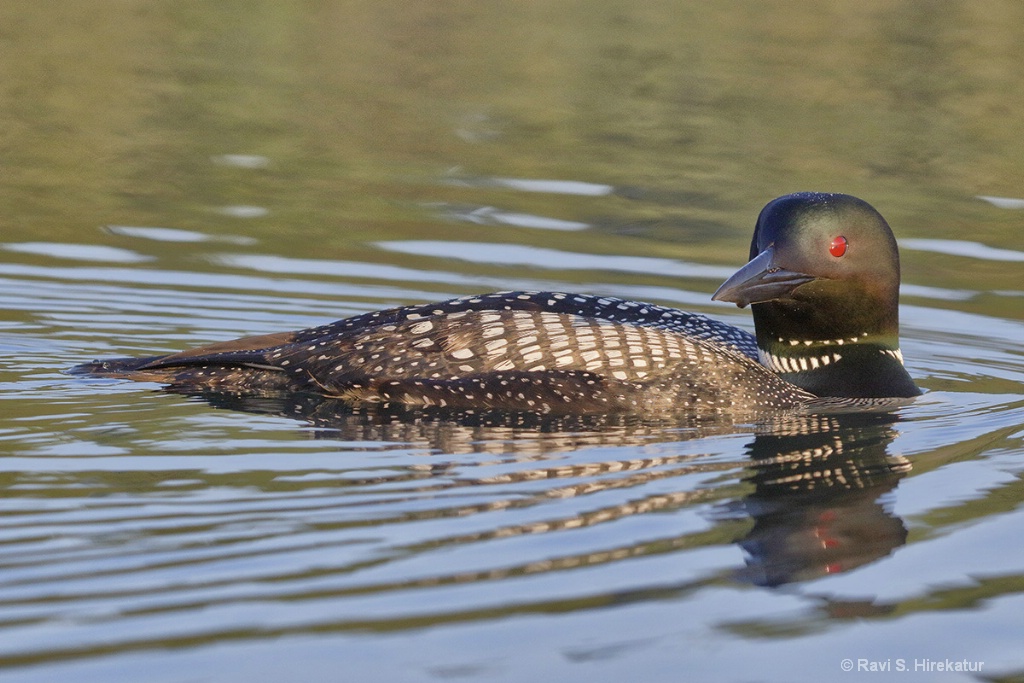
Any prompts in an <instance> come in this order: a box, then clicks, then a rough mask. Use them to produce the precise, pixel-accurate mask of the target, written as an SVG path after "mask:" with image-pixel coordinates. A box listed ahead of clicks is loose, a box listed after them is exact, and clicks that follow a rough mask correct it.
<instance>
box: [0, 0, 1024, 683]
mask: <svg viewBox="0 0 1024 683" xmlns="http://www.w3.org/2000/svg"><path fill="white" fill-rule="evenodd" d="M1021 13H1022V11H1021V9H1020V7H1018V5H1017V4H1015V3H1012V2H997V3H989V4H988V5H986V6H985V8H984V10H983V9H981V8H979V7H976V6H975V5H974V4H972V3H967V2H954V1H948V2H940V3H932V2H928V3H917V2H910V3H900V4H899V5H893V4H891V3H884V2H867V3H864V2H857V3H853V2H832V3H810V2H793V3H786V4H785V5H781V6H780V5H778V4H770V5H764V4H762V3H747V2H743V3H738V4H732V5H729V6H728V7H725V6H722V7H715V8H709V7H708V6H706V5H703V4H692V5H689V4H685V3H683V4H679V3H661V2H655V3H646V4H644V5H642V6H634V5H628V4H620V3H609V2H599V3H591V4H588V5H587V6H586V7H583V6H575V5H562V4H554V5H551V4H544V3H541V4H535V3H521V4H516V5H510V6H507V7H501V6H494V7H491V6H487V5H484V4H480V3H469V2H455V3H446V4H443V5H436V4H433V3H427V4H423V5H422V6H420V5H416V4H412V5H409V4H396V3H389V2H383V3H381V2H375V3H361V2H345V3H326V4H325V3H321V4H319V5H316V6H313V5H308V6H306V5H287V4H281V3H256V4H251V3H234V2H226V3H213V4H203V5H187V4H186V5H178V4H175V5H168V6H166V7H158V6H151V5H150V4H147V3H134V2H128V3H119V4H118V5H117V6H116V7H114V6H110V5H108V4H107V3H98V2H78V3H72V4H68V5H67V6H64V7H59V8H55V7H49V6H48V7H46V8H45V9H44V8H42V7H38V8H37V7H35V6H31V5H26V6H23V7H18V8H15V7H7V8H5V9H3V10H0V25H2V26H4V27H5V28H4V29H2V31H0V56H2V57H3V59H0V65H2V66H0V70H2V71H0V72H2V73H3V78H2V79H0V123H2V126H0V130H2V131H3V132H2V133H0V140H2V145H0V168H2V172H0V206H2V211H0V216H2V217H0V245H2V248H0V350H2V353H0V359H2V362H0V387H2V393H0V415H2V416H3V420H2V422H0V486H2V490H3V496H2V498H0V505H2V506H3V514H4V520H5V524H3V525H2V528H0V636H2V637H0V676H2V678H3V679H4V680H5V681H7V680H11V681H50V680H59V679H64V678H67V679H72V678H73V679H74V680H82V681H109V680H137V681H154V682H162V681H186V680H187V681H196V680H210V681H274V680H293V679H303V680H319V679H328V680H335V679H338V680H342V679H343V680H388V681H391V680H394V681H405V680H410V681H411V680H437V679H456V680H459V679H466V680H509V681H519V680H553V679H556V678H557V679H558V680H566V681H576V680H580V681H582V680H586V681H621V680H644V681H676V680H681V679H687V680H725V681H750V680H765V681H796V680H808V681H810V680H814V681H817V680H822V679H828V678H831V677H833V676H845V677H848V678H849V679H850V680H871V681H878V680H889V679H891V678H900V679H901V680H902V679H903V678H905V677H906V676H908V675H910V676H912V677H913V678H914V680H1009V679H1010V678H1011V677H1013V676H1016V677H1020V676H1022V675H1024V656H1022V655H1021V653H1020V642H1021V636H1022V634H1024V622H1022V620H1021V617H1020V615H1021V613H1022V611H1024V557H1022V555H1021V553H1020V551H1019V539H1020V531H1019V530H1020V528H1021V527H1022V525H1024V508H1022V505H1021V503H1022V501H1024V485H1022V479H1021V474H1022V471H1024V464H1022V462H1024V460H1022V458H1024V446H1022V439H1024V428H1022V426H1021V424H1022V415H1024V307H1022V305H1021V304H1022V301H1024V299H1022V296H1024V289H1022V288H1021V281H1022V280H1021V277H1020V275H1021V262H1022V261H1024V242H1022V240H1021V237H1020V235H1021V232H1020V226H1021V220H1022V216H1024V214H1021V213H1020V210H1021V208H1022V206H1024V201H1022V197H1024V173H1022V166H1021V159H1024V135H1021V130H1020V126H1019V123H1018V118H1019V117H1017V116H1016V115H1015V114H1014V112H1018V111H1020V110H1021V109H1022V105H1024V102H1021V99H1022V98H1024V87H1022V86H1024V82H1022V73H1021V71H1020V67H1019V65H1020V63H1021V59H1022V58H1024V55H1022V54H1021V50H1022V48H1021V47H1020V46H1021V45H1024V41H1022V40H1021V39H1022V38H1024V36H1022V35H1021V29H1020V27H1021V26H1024V21H1022V20H1024V17H1022V16H1021ZM805 189H815V190H825V191H843V192H849V193H852V194H856V195H858V196H861V197H863V198H864V199H866V200H868V201H869V202H871V203H872V204H874V205H875V206H876V207H877V208H878V209H879V210H880V211H881V212H882V213H883V214H884V215H885V216H886V217H887V218H888V219H889V221H890V223H891V224H892V226H893V228H894V231H895V232H896V234H897V237H898V239H899V240H900V241H901V247H902V260H903V271H904V288H903V306H902V337H903V353H904V356H905V357H906V358H907V364H908V367H909V368H910V371H911V373H912V375H913V376H914V377H915V378H916V379H917V380H918V382H919V384H920V385H921V386H922V388H924V389H925V390H926V393H925V395H924V396H923V397H921V398H920V399H918V400H917V401H915V402H913V403H912V404H910V405H908V406H905V407H901V408H899V409H897V410H894V411H892V412H890V413H883V414H824V415H814V416H802V417H794V416H791V417H780V418H778V419H772V420H766V421H763V422H761V423H757V424H722V423H708V422H685V421H682V422H681V421H677V422H672V423H668V422H664V421H660V422H652V421H642V420H637V419H626V418H615V419H597V418H594V419H566V420H545V419H541V418H537V417H536V416H529V415H518V416H509V415H496V414H486V415H437V414H434V415H430V414H428V415H409V414H403V413H400V412H399V413H395V412H380V411H370V412H360V411H355V412H353V411H351V410H348V409H346V408H345V407H344V406H340V405H338V404H336V403H334V402H332V401H329V400H320V399H315V398H312V397H295V398H294V399H290V400H283V399H282V400H249V401H237V400H235V401H229V400H226V399H223V398H207V399H203V398H198V397H189V396H181V395H174V394H169V393H166V392H163V391H160V390H159V388H158V387H156V386H155V385H149V384H133V383H126V382H120V381H110V380H95V379H92V380H90V379H84V378H80V377H71V376H68V375H65V374H63V372H62V371H63V370H65V369H67V368H68V367H70V366H72V365H74V364H76V363H79V362H82V361H86V360H90V359H92V358H96V357H102V356H108V355H109V356H113V355H125V354H151V353H160V352H166V351H174V350H179V349H182V348H186V347H188V346H192V345H197V344H202V343H207V342H212V341H218V340H223V339H229V338H233V337H236V336H241V335H245V334H256V333H264V332H273V331H280V330H290V329H297V328H300V327H304V326H309V325H315V324H320V323H323V322H326V321H330V320H334V319H337V318H340V317H343V316H346V315H352V314H357V313H360V312H364V311H369V310H374V309H377V308H381V307H385V306H391V305H399V304H404V303H412V302H421V301H429V300H433V299H440V298H445V297H448V296H456V295H460V294H468V293H474V292H485V291H491V290H497V289H516V288H524V289H535V288H552V289H559V290H569V291H584V292H588V293H597V294H608V295H615V296H622V297H627V298H635V299H641V300H646V301H652V302H656V303H660V304H667V305H672V306H677V307H680V308H684V309H687V310H694V311H699V312H704V313H708V314H710V315H713V316H715V317H717V318H719V319H722V320H726V321H728V322H730V323H733V324H737V325H740V326H742V327H745V328H747V329H750V327H751V326H750V320H749V314H748V313H746V312H745V311H739V310H737V309H736V308H735V307H730V306H724V305H718V304H714V303H711V302H710V294H711V292H713V291H714V289H715V288H716V287H717V286H718V284H720V282H721V281H722V280H723V279H724V278H725V277H727V276H728V275H729V274H730V273H731V272H732V271H733V270H734V269H735V268H736V267H737V266H738V265H740V264H742V263H743V262H744V261H745V257H746V253H747V248H748V244H749V239H750V233H751V231H752V228H753V223H754V220H755V218H756V215H757V212H758V211H759V210H760V207H761V206H762V205H763V204H764V203H765V202H766V201H768V200H769V199H771V198H772V197H775V196H777V195H780V194H784V193H787V192H792V191H797V190H805ZM844 659H849V660H850V662H851V663H852V666H853V667H854V669H855V671H854V672H852V673H849V674H844V673H843V669H842V667H843V662H844ZM946 660H950V661H951V662H952V661H956V662H961V661H962V662H964V663H970V664H973V665H975V667H976V666H977V662H984V664H983V665H982V669H981V672H980V673H977V672H974V673H970V672H943V671H937V670H936V669H935V666H936V665H937V663H945V661H946ZM886 663H888V668H889V669H890V671H889V672H884V669H885V667H886ZM901 663H902V665H903V666H904V667H906V668H907V669H908V670H909V671H910V672H911V673H910V674H906V673H904V674H902V675H899V674H898V672H897V671H895V669H896V668H897V667H899V666H900V665H901ZM871 666H875V667H876V668H882V669H883V673H869V672H867V671H858V669H867V668H870V667H871ZM915 667H917V668H918V669H917V671H916V672H915ZM929 667H931V669H930V670H929V669H928V668H929ZM915 673H916V675H913V674H915Z"/></svg>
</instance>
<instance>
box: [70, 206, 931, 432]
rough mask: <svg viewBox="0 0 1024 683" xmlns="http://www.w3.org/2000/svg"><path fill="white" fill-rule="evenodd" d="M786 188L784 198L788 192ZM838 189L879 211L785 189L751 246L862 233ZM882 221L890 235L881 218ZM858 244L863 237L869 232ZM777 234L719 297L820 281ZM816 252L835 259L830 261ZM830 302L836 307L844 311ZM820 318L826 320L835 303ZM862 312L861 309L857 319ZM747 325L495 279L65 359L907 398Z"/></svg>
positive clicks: (581, 395)
mask: <svg viewBox="0 0 1024 683" xmlns="http://www.w3.org/2000/svg"><path fill="white" fill-rule="evenodd" d="M787 199H788V200H790V201H789V203H788V204H787V203H785V202H783V200H787ZM848 200H852V201H853V202H859V204H855V205H854V208H855V209H856V211H855V212H854V214H853V215H854V217H855V218H857V219H863V218H864V216H867V217H868V218H871V219H872V220H874V218H873V216H872V215H871V214H870V213H869V212H867V211H866V210H864V209H863V208H862V207H861V205H863V206H864V207H867V205H866V204H864V203H863V202H860V200H854V198H852V197H851V198H847V197H846V195H816V194H815V195H810V194H807V195H790V196H789V197H788V198H781V199H780V200H775V202H773V203H771V204H769V205H768V207H766V209H765V211H763V212H762V215H761V218H760V219H759V221H758V228H757V231H756V232H755V246H756V245H757V240H758V234H759V233H762V232H764V233H767V232H769V231H770V230H774V231H775V232H779V231H782V233H783V234H784V233H785V230H786V229H787V228H793V229H801V230H804V232H808V231H807V230H806V227H807V226H806V223H807V221H806V220H805V219H806V217H807V216H811V217H812V218H814V220H815V221H817V222H816V223H814V225H819V226H824V227H822V228H821V229H822V230H824V232H823V234H824V235H825V236H826V237H829V236H830V235H831V234H832V233H833V232H836V231H852V233H851V234H853V233H857V232H858V231H862V230H861V228H860V227H857V226H847V225H846V224H845V223H844V222H843V220H839V221H837V220H836V219H835V216H837V215H838V216H841V217H842V216H843V215H844V214H842V213H841V212H840V213H838V214H837V213H836V210H835V209H836V206H840V208H842V207H846V206H847V205H848V204H849V202H848ZM780 202H783V203H782V204H781V205H780V204H779V203H780ZM773 205H775V206H776V207H777V208H778V207H779V206H781V207H782V208H783V209H785V211H782V212H781V213H780V214H779V215H782V216H783V218H782V219H778V220H776V218H774V216H775V214H774V213H773V212H772V211H770V209H771V208H772V207H773ZM794 207H795V208H796V209H799V211H794V210H793V209H794ZM867 208H868V209H870V207H867ZM823 211H824V212H823ZM870 211H871V212H873V211H874V210H873V209H870ZM874 216H877V212H874ZM847 218H848V217H847ZM780 220H781V224H779V221H780ZM844 220H845V219H844ZM877 220H878V221H881V225H882V226H884V231H885V232H886V233H887V234H889V236H890V237H891V233H888V226H887V225H885V223H884V220H881V217H880V216H878V217H877ZM833 223H838V224H836V225H832V224H833ZM809 232H812V233H813V232H814V230H811V231H809ZM829 238H830V239H831V237H829ZM857 241H858V242H863V243H864V244H863V246H864V247H866V246H868V244H867V242H868V239H867V238H864V239H860V238H858V240H857ZM780 243H781V241H780V240H778V239H775V240H772V243H771V245H769V247H764V248H762V249H763V251H762V252H761V253H762V255H761V256H758V257H756V258H755V259H754V260H752V261H751V263H750V264H748V265H747V266H745V267H744V268H743V269H741V270H740V271H739V273H737V276H734V277H733V278H731V279H730V280H729V281H728V282H726V283H725V284H724V285H723V286H722V288H721V289H720V290H719V292H718V293H717V294H716V297H717V298H721V299H725V300H729V301H735V302H737V303H739V304H740V305H745V304H746V303H756V304H758V305H759V306H766V305H767V306H772V305H776V304H779V305H785V303H786V301H787V300H788V298H790V297H792V296H794V294H795V293H799V292H800V291H801V289H802V288H809V289H812V290H813V286H812V285H815V284H816V283H818V282H819V280H820V279H822V278H819V277H818V276H817V275H816V274H815V271H814V267H815V264H814V263H809V265H810V266H811V267H810V268H808V269H807V272H792V271H788V270H785V269H784V267H783V266H782V265H779V263H776V261H778V262H780V263H781V262H782V260H783V259H784V257H785V256H786V252H785V251H784V250H780V249H777V248H775V247H776V245H778V244H780ZM884 247H885V248H888V247H889V245H888V243H886V244H885V245H884ZM861 248H863V247H861ZM892 248H893V249H895V242H893V243H892ZM844 251H845V242H844ZM801 253H802V252H801ZM763 254H769V256H771V258H765V257H764V256H763ZM842 255H843V254H841V255H840V256H842ZM757 259H761V261H758V260H757ZM811 260H813V259H807V258H804V259H803V262H804V263H808V262H809V261H811ZM824 264H825V265H832V264H829V263H828V262H827V260H825V261H824ZM783 265H784V264H783ZM854 271H856V268H854ZM780 273H781V275H780ZM840 284H841V283H840ZM896 286H897V287H898V265H897V275H896ZM887 301H888V299H887ZM764 302H769V303H764ZM798 303H799V305H800V306H801V307H803V308H806V304H805V303H803V302H798ZM863 303H864V304H865V305H874V304H873V302H871V301H866V302H863ZM783 313H785V311H783ZM836 314H837V315H839V316H841V314H842V311H839V312H836ZM885 314H886V321H889V320H891V319H892V315H890V312H888V311H886V312H885ZM756 315H757V310H756V308H755V316H756ZM762 317H763V316H762ZM782 318H783V319H784V320H785V319H788V318H787V317H786V316H785V315H783V316H782ZM825 318H826V319H830V320H835V319H836V315H831V314H830V315H829V316H825ZM756 319H757V318H756V317H755V320H756ZM864 319H865V317H864V316H863V315H861V314H860V313H858V314H857V316H856V320H857V321H858V324H861V323H863V321H864ZM756 324H757V332H758V334H757V335H756V336H755V335H751V334H749V333H747V332H744V331H743V330H740V329H738V328H736V327H733V326H731V325H727V324H725V323H721V322H718V321H715V320H712V319H710V318H708V317H706V316H703V315H697V314H691V313H685V312H682V311H678V310H674V309H670V308H665V307H662V306H655V305H652V304H645V303H639V302H633V301H624V300H621V299H615V298H612V297H599V296H591V295H583V294H570V293H563V292H499V293H496V294H485V295H480V296H467V297H462V298H458V299H452V300H449V301H444V302H440V303H432V304H420V305H414V306H405V307H400V308H393V309H389V310H384V311H377V312H373V313H367V314H364V315H359V316H355V317H352V318H347V319H345V320H340V321H338V322H334V323H331V324H328V325H323V326H320V327H315V328H310V329H307V330H301V331H297V332H286V333H279V334H270V335H262V336H257V337H246V338H243V339H238V340H234V341H229V342H223V343H219V344H213V345H210V346H205V347H201V348H198V349H193V350H190V351H184V352H181V353H175V354H170V355H165V356H155V357H150V358H122V359H113V360H103V361H94V362H92V363H87V364H85V365H82V366H78V367H77V368H75V370H74V371H75V372H78V373H83V374H91V375H105V376H113V377H126V378H129V379H135V380H150V381H156V382H162V383H166V384H169V385H171V386H172V387H174V388H177V389H192V390H196V391H202V392H228V393H238V394H255V395H267V394H272V393H280V392H314V393H319V394H323V395H326V396H332V397H338V398H341V399H344V400H346V401H350V402H353V403H390V404H403V405H408V406H432V407H441V408H451V409H461V410H465V409H498V410H518V411H530V412H537V413H560V414H571V413H579V414H584V413H612V412H631V413H660V414H664V413H672V412H683V413H688V414H693V415H723V414H725V415H730V416H735V417H738V416H749V415H757V414H763V413H767V412H772V411H777V410H782V409H787V408H792V407H796V406H800V405H803V404H806V403H808V402H810V401H813V400H814V399H815V397H816V396H840V397H852V398H860V397H869V398H872V397H879V398H880V397H887V396H909V395H914V393H910V392H909V391H908V390H907V389H906V387H902V386H901V387H897V389H899V390H900V391H897V392H894V393H886V392H885V387H884V386H883V387H882V390H881V391H874V390H872V391H870V392H867V393H863V392H858V391H853V392H851V391H846V390H844V387H843V386H841V380H842V375H841V373H840V375H839V378H840V385H837V390H836V391H835V392H834V393H832V392H828V391H825V392H822V391H813V390H812V389H810V388H808V386H806V385H805V383H803V382H802V381H801V375H805V374H806V375H810V374H812V370H813V371H815V372H816V371H819V370H826V369H827V370H828V372H829V373H830V375H835V371H836V370H837V368H838V369H839V370H842V368H839V366H840V365H841V360H840V359H837V360H836V361H835V362H834V363H832V362H829V363H825V364H824V365H822V364H821V363H820V362H818V363H812V362H808V361H807V360H806V359H804V360H803V361H801V358H802V356H800V355H797V354H799V353H802V352H804V351H805V350H806V351H807V352H808V353H810V352H813V353H819V346H821V344H819V343H818V342H817V341H815V340H820V341H821V343H822V344H825V343H826V342H827V341H828V340H829V339H830V338H831V336H834V333H833V332H832V331H830V330H814V329H807V330H801V334H802V336H801V337H800V339H801V340H804V339H806V340H811V341H809V342H808V343H806V344H805V343H803V341H801V343H800V344H798V345H790V344H788V343H787V344H783V347H784V348H777V344H776V342H775V341H774V340H775V339H776V337H777V336H778V335H776V334H775V333H774V331H773V330H768V329H762V323H759V322H758V323H756ZM762 332H763V333H764V334H762ZM844 333H845V331H844ZM762 337H764V339H767V340H768V341H767V342H765V341H763V340H762ZM877 337H878V335H874V334H873V335H870V336H869V335H864V337H863V338H862V340H861V341H863V342H864V345H863V348H861V349H860V350H861V351H863V353H864V354H866V355H865V356H864V357H865V358H868V359H869V360H870V361H872V362H873V361H874V360H875V356H876V355H878V353H881V356H883V357H884V359H885V360H886V362H888V361H898V362H899V369H900V370H902V357H899V358H897V356H896V354H897V353H898V346H897V347H895V348H896V351H895V352H894V351H892V350H891V349H890V348H889V347H888V346H886V347H882V349H881V351H879V352H878V353H876V350H875V346H871V348H868V344H872V345H874V344H877V343H878V338H877ZM779 341H783V340H782V338H779ZM769 342H771V343H769ZM856 342H857V340H856V339H853V340H852V341H850V342H849V343H847V345H846V346H845V347H844V349H843V353H844V354H845V355H846V356H848V357H850V358H853V357H855V356H856V355H857V354H853V353H850V351H851V350H852V349H853V348H854V347H855V346H858V344H857V343H856ZM791 347H792V348H791ZM886 351H888V353H886ZM830 353H831V351H830ZM812 364H813V365H814V367H813V368H812ZM852 370H853V368H852V367H851V371H852ZM903 372H904V374H905V371H903ZM854 374H855V375H856V373H854ZM907 381H908V382H909V377H907ZM812 384H813V386H815V387H818V386H820V384H821V383H820V382H818V383H817V384H814V383H812ZM860 385H865V383H864V382H860V383H859V384H858V386H860ZM910 386H911V387H913V383H912V382H910ZM913 391H914V392H915V393H916V391H917V390H916V387H913ZM900 392H902V393H900Z"/></svg>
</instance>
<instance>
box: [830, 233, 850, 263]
mask: <svg viewBox="0 0 1024 683" xmlns="http://www.w3.org/2000/svg"><path fill="white" fill-rule="evenodd" d="M828 253H830V254H832V255H833V256H835V257H836V258H839V257H840V256H842V255H843V254H845V253H846V238H845V237H843V236H842V235H840V236H839V237H836V238H835V239H833V240H832V244H830V245H828Z"/></svg>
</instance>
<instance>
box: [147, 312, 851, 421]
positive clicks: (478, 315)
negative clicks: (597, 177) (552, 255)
mask: <svg viewBox="0 0 1024 683" xmlns="http://www.w3.org/2000/svg"><path fill="white" fill-rule="evenodd" d="M268 339H269V340H271V341H272V342H273V343H271V344H269V345H267V344H266V340H268ZM245 341H247V340H238V341H237V342H232V343H225V344H224V345H223V346H222V347H218V345H213V346H211V347H207V348H206V349H196V350H194V351H192V352H185V354H176V355H175V356H168V357H166V359H156V360H153V359H150V360H151V362H150V363H149V365H148V366H147V370H146V372H148V373H149V375H148V377H152V376H153V375H159V376H160V377H162V378H163V379H164V380H165V381H169V382H171V383H175V384H177V385H179V386H184V385H189V384H194V385H196V386H202V387H205V388H207V389H209V388H211V387H215V388H218V389H221V390H230V391H235V392H263V393H266V392H272V391H274V390H278V391H314V392H317V393H321V394H326V395H328V396H336V397H339V398H343V399H346V400H348V401H353V402H384V403H390V402H401V403H405V404H410V405H413V406H415V405H422V406H431V405H432V406H448V407H451V408H453V409H455V408H464V409H477V408H481V409H483V408H495V409H505V410H528V411H531V412H537V413H551V412H562V413H565V412H572V413H604V412H614V411H629V412H662V413H664V412H686V413H690V414H693V413H700V414H725V413H728V414H730V415H741V414H742V415H754V414H761V413H766V412H771V411H775V410H779V409H784V408H789V407H793V406H796V405H799V404H801V403H804V402H806V401H808V400H810V399H813V396H811V395H810V394H808V393H807V392H805V391H803V390H801V389H799V388H798V387H796V386H794V385H793V384H790V383H788V382H786V381H784V380H783V379H782V378H780V377H779V375H778V374H777V373H792V372H805V371H808V370H810V371H813V369H816V368H817V367H819V366H823V365H828V364H829V363H830V362H835V361H836V360H838V358H839V357H838V355H837V354H833V355H831V356H829V355H824V356H818V357H816V360H811V359H797V360H792V359H789V358H787V357H785V356H783V355H772V354H765V353H763V352H761V353H759V350H758V348H757V343H756V340H755V338H754V336H753V335H751V334H749V333H747V332H745V331H743V330H740V329H738V328H735V327H732V326H731V325H726V324H724V323H721V322H717V321H715V320H712V319H710V318H707V317H705V316H703V315H696V314H690V313H685V312H683V311H678V310H674V309H669V308H664V307H661V306H654V305H651V304H641V303H637V302H632V301H623V300H620V299H614V298H611V297H594V296H586V295H581V294H565V293H560V292H499V293H495V294H486V295H480V296H473V297H463V298H460V299H452V300H450V301H445V302H440V303H432V304H427V305H417V306H407V307H404V308H395V309H390V310H384V311H376V312H372V313H367V314H364V315H359V316H355V317H353V318H347V319H345V320H339V321H338V322H334V323H331V324H328V325H323V326H320V327H315V328H310V329H307V330H301V331H298V332H294V333H285V334H282V335H270V336H268V337H266V338H260V337H257V338H253V341H254V342H257V341H261V342H264V343H263V345H259V344H256V343H254V344H253V348H245V344H244V342H245ZM794 346H795V344H794ZM787 348H789V346H787ZM314 349H315V353H314V352H313V350H314ZM802 349H803V345H801V351H802ZM759 357H760V361H761V363H758V362H757V361H758V358H759ZM762 364H763V365H762Z"/></svg>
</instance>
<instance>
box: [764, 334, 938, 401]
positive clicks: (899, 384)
mask: <svg viewBox="0 0 1024 683" xmlns="http://www.w3.org/2000/svg"><path fill="white" fill-rule="evenodd" d="M758 357H759V358H760V360H761V364H762V365H764V366H765V367H767V368H768V369H770V370H772V371H774V372H776V373H778V374H779V376H780V377H782V378H783V379H785V380H786V381H787V382H790V383H792V384H795V385H797V386H798V387H800V388H801V389H804V390H806V391H809V392H811V393H812V394H815V395H816V396H835V397H844V398H885V397H897V396H899V397H909V396H917V395H919V394H920V393H921V392H920V390H919V389H918V388H917V386H916V385H915V384H914V381H913V380H912V379H911V377H910V374H909V373H908V372H907V370H906V368H904V367H903V354H902V353H901V352H900V348H899V340H898V339H897V338H896V337H895V336H893V337H888V336H885V337H877V336H872V335H868V334H861V335H857V336H850V337H844V338H837V339H823V340H805V339H786V338H785V337H776V338H774V339H770V340H763V339H758Z"/></svg>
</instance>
